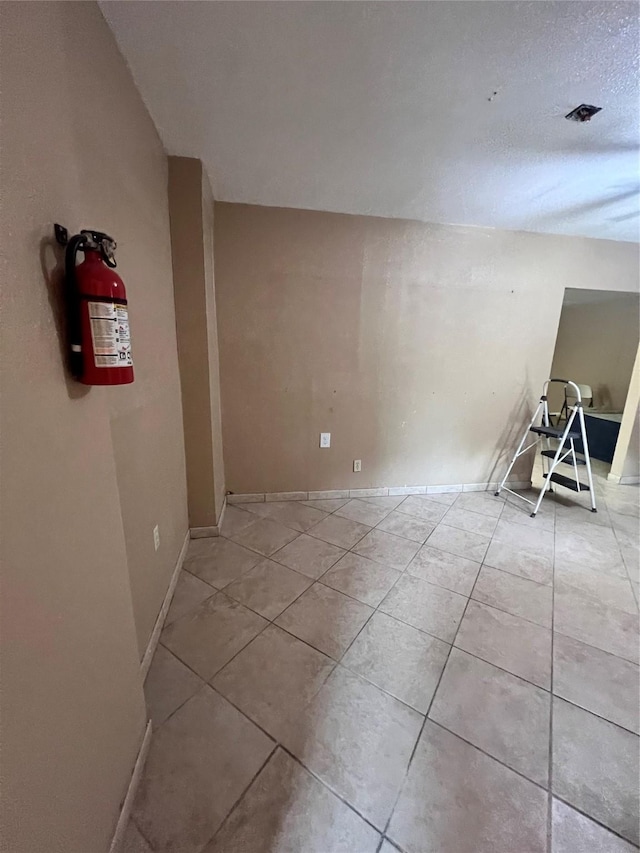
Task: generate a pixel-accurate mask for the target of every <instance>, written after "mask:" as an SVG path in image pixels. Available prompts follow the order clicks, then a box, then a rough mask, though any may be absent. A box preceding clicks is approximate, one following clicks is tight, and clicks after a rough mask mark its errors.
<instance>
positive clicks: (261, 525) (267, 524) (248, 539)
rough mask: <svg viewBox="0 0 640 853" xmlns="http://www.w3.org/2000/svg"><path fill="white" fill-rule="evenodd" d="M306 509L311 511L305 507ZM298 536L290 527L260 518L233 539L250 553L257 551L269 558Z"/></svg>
mask: <svg viewBox="0 0 640 853" xmlns="http://www.w3.org/2000/svg"><path fill="white" fill-rule="evenodd" d="M306 509H309V510H310V509H311V508H310V507H306ZM298 535H299V534H298V533H297V532H296V531H295V530H292V529H291V528H290V527H285V526H284V525H283V524H279V523H278V522H277V521H271V519H269V518H261V519H259V520H258V521H255V522H254V523H253V524H251V525H250V526H249V527H245V528H244V530H241V531H240V533H236V535H235V536H234V537H233V538H234V541H235V542H238V543H239V544H240V545H243V546H245V547H246V548H251V550H252V551H257V552H258V553H259V554H263V555H264V556H265V557H270V556H271V554H273V553H274V552H275V551H279V550H280V548H283V547H284V546H285V545H286V544H287V543H288V542H291V540H292V539H295V538H296V537H297V536H298Z"/></svg>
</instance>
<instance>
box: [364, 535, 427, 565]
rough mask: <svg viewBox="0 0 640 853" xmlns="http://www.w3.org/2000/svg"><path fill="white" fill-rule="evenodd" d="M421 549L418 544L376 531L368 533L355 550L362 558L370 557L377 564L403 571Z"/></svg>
mask: <svg viewBox="0 0 640 853" xmlns="http://www.w3.org/2000/svg"><path fill="white" fill-rule="evenodd" d="M419 548H420V546H419V545H418V543H417V542H411V541H410V540H408V539H402V538H401V537H400V536H394V535H393V534H392V533H385V532H384V531H383V530H378V529H376V530H372V531H371V532H370V533H367V535H366V536H365V537H364V538H363V539H361V540H360V541H359V542H358V544H357V545H355V546H354V548H353V550H354V551H355V552H356V554H360V555H361V556H362V557H368V558H369V559H370V560H375V561H376V562H377V563H383V564H384V565H387V566H391V567H392V568H394V569H398V570H399V571H402V570H403V569H406V567H407V566H408V565H409V563H410V562H411V560H412V559H413V558H414V557H415V555H416V553H417V551H418V549H419Z"/></svg>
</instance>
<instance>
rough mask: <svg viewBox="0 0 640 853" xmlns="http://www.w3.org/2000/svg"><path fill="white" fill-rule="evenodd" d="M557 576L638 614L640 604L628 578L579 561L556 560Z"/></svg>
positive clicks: (611, 604)
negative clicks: (639, 604) (584, 564)
mask: <svg viewBox="0 0 640 853" xmlns="http://www.w3.org/2000/svg"><path fill="white" fill-rule="evenodd" d="M555 577H556V580H557V581H561V582H562V583H564V584H566V585H567V586H575V587H577V589H581V590H582V591H583V592H586V593H589V594H590V595H593V596H595V597H596V598H597V599H598V600H599V601H601V602H602V604H606V605H607V606H609V607H615V608H617V609H618V610H625V611H626V612H627V613H632V614H634V615H635V614H637V612H638V605H637V604H636V600H635V597H634V595H633V589H632V587H631V583H630V581H629V580H628V579H627V578H622V577H618V576H617V575H609V574H605V573H603V572H598V571H596V570H595V569H589V568H587V567H586V566H581V565H580V564H578V563H568V562H566V561H565V562H564V563H563V562H560V561H556V566H555Z"/></svg>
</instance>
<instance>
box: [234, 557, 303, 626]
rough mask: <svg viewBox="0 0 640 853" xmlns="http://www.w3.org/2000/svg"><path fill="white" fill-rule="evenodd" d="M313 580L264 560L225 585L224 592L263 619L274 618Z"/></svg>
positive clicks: (271, 561)
mask: <svg viewBox="0 0 640 853" xmlns="http://www.w3.org/2000/svg"><path fill="white" fill-rule="evenodd" d="M311 583H312V580H311V578H307V577H305V576H304V575H301V574H300V573H299V572H294V571H293V569H288V568H287V567H286V566H282V565H280V563H275V562H274V561H273V560H263V561H262V562H261V563H258V565H257V566H256V567H255V568H253V569H250V570H249V571H248V572H247V573H246V574H244V575H243V576H242V577H241V578H238V580H237V581H234V582H233V583H231V584H229V586H227V587H225V593H226V595H228V596H230V597H231V598H234V599H235V600H236V601H239V602H240V603H241V604H244V605H245V607H249V608H250V609H251V610H255V611H256V613H259V614H260V615H261V616H264V618H265V619H275V618H276V616H279V615H280V614H281V613H282V611H283V610H285V609H286V608H287V607H288V606H289V605H290V604H291V603H292V602H293V601H295V600H296V598H297V597H298V596H299V595H301V594H302V593H303V592H304V591H305V589H307V588H308V587H309V586H310V585H311Z"/></svg>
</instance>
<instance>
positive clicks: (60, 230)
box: [53, 222, 69, 246]
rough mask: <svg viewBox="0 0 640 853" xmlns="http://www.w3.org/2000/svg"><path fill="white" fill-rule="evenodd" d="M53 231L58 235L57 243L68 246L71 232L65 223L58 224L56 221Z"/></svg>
mask: <svg viewBox="0 0 640 853" xmlns="http://www.w3.org/2000/svg"><path fill="white" fill-rule="evenodd" d="M53 232H54V234H55V237H56V243H59V245H60V246H66V245H67V243H68V242H69V232H68V231H67V229H66V228H65V227H64V225H58V223H57V222H56V223H55V224H54V226H53Z"/></svg>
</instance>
